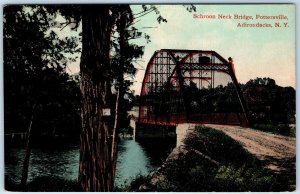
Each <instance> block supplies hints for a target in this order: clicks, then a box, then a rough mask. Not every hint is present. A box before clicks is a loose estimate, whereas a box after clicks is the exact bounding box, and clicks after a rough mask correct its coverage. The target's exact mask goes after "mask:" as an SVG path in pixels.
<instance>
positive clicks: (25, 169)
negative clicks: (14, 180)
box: [21, 103, 36, 191]
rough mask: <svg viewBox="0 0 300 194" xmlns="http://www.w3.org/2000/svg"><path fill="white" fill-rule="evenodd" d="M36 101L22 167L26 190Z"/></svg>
mask: <svg viewBox="0 0 300 194" xmlns="http://www.w3.org/2000/svg"><path fill="white" fill-rule="evenodd" d="M35 107H36V103H35V104H34V105H33V108H32V114H31V119H30V122H29V127H28V130H27V138H26V140H27V142H26V153H25V158H24V161H23V169H22V178H21V189H22V191H25V190H26V184H27V178H28V168H29V159H30V155H31V134H32V123H33V118H34V112H35Z"/></svg>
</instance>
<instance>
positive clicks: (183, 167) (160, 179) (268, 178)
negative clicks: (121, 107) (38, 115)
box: [5, 125, 293, 192]
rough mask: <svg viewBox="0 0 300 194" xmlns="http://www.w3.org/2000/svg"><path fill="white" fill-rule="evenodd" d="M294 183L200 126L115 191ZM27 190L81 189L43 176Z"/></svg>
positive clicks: (9, 185)
mask: <svg viewBox="0 0 300 194" xmlns="http://www.w3.org/2000/svg"><path fill="white" fill-rule="evenodd" d="M257 128H258V130H260V128H261V127H257ZM267 129H269V128H267ZM262 131H270V130H262ZM275 132H276V130H275ZM284 135H288V134H284ZM289 135H290V136H293V134H292V133H289ZM290 182H291V180H288V179H287V177H282V176H280V175H278V174H275V173H274V172H272V171H271V170H269V169H267V168H264V164H263V162H262V161H260V160H259V159H257V158H256V157H255V156H253V155H252V154H250V153H249V152H248V151H247V150H245V149H244V148H243V147H242V145H241V144H240V143H238V142H237V141H235V140H233V139H232V138H230V137H229V136H227V135H226V134H225V133H223V132H221V131H219V130H216V129H213V128H211V127H206V126H202V125H198V126H196V127H195V130H193V131H189V132H188V134H187V135H186V138H185V139H184V142H183V145H181V146H179V147H177V148H175V149H174V150H173V152H172V153H171V154H170V155H169V156H168V158H167V159H166V161H165V162H164V163H163V164H162V166H161V167H160V168H158V169H157V171H155V172H153V173H151V174H150V175H148V176H147V177H145V176H142V175H138V176H137V177H136V178H135V179H134V180H133V181H132V182H131V183H130V184H129V185H127V186H125V185H124V186H121V187H117V188H115V191H142V192H144V191H159V192H163V191H165V192H166V191H175V192H178V191H190V192H196V191H197V192H201V191H202V192H204V191H223V192H226V191H233V192H235V191H292V190H293V188H291V187H290ZM5 189H6V190H8V191H19V190H20V187H19V185H17V184H16V183H14V182H13V181H12V180H10V179H9V177H6V176H5ZM26 191H79V189H78V185H77V180H64V179H61V178H59V177H43V176H41V177H36V178H35V179H34V180H33V181H31V182H29V183H28V185H27V188H26Z"/></svg>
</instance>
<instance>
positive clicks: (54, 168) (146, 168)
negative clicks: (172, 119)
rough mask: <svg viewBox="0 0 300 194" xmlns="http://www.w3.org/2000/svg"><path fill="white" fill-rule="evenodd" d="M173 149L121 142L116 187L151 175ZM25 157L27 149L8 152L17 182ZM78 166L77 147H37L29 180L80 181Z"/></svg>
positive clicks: (165, 144)
mask: <svg viewBox="0 0 300 194" xmlns="http://www.w3.org/2000/svg"><path fill="white" fill-rule="evenodd" d="M174 147H175V143H174V142H171V143H170V142H165V141H163V142H161V141H153V142H143V143H138V142H136V141H135V140H133V139H132V138H124V139H122V140H121V142H120V144H119V148H118V159H117V172H116V185H117V186H122V185H127V184H129V183H130V181H131V180H132V179H134V178H135V177H136V176H137V175H139V174H141V175H148V174H149V173H151V172H152V171H154V170H155V169H156V168H157V167H158V166H160V165H161V163H162V161H163V160H164V159H165V158H166V157H167V155H168V154H169V153H170V151H171V150H172V148H174ZM24 156H25V149H19V148H18V149H17V148H10V149H7V150H6V153H5V175H6V176H8V177H9V178H10V179H11V180H13V181H14V182H16V183H20V179H21V172H22V161H23V160H24ZM78 165H79V146H78V145H74V146H67V147H63V148H61V147H60V148H47V149H46V148H45V149H37V148H35V149H33V150H32V152H31V158H30V167H29V177H28V181H32V180H33V179H34V178H35V177H39V176H48V177H60V178H63V179H67V180H77V177H78V169H79V167H78Z"/></svg>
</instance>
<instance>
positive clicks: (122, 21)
mask: <svg viewBox="0 0 300 194" xmlns="http://www.w3.org/2000/svg"><path fill="white" fill-rule="evenodd" d="M123 9H124V5H121V9H120V13H119V14H120V18H119V19H118V21H117V30H118V31H119V35H120V39H119V45H120V61H119V66H118V74H117V76H118V78H117V80H118V87H119V88H118V93H117V100H116V108H115V122H114V129H113V141H112V154H111V160H112V163H113V172H114V174H113V177H115V172H116V165H117V147H118V141H117V135H118V131H119V127H120V121H121V120H122V118H123V117H122V116H124V115H122V114H123V113H124V111H122V107H123V99H124V91H123V90H124V76H123V74H124V65H125V59H124V46H125V34H124V30H125V28H126V22H127V21H126V19H127V17H126V16H127V15H126V14H125V12H126V10H125V9H124V10H123Z"/></svg>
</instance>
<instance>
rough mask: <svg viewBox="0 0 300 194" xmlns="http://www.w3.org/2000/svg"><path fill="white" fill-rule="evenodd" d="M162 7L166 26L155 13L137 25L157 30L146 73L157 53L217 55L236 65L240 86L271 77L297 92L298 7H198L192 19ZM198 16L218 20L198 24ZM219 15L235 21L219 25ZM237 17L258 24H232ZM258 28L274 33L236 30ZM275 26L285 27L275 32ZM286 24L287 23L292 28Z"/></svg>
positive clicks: (148, 48)
mask: <svg viewBox="0 0 300 194" xmlns="http://www.w3.org/2000/svg"><path fill="white" fill-rule="evenodd" d="M157 7H158V10H159V11H160V14H161V15H162V16H163V17H164V18H166V19H167V21H168V22H167V23H161V24H158V22H157V21H156V17H157V16H156V15H155V14H154V13H153V14H149V15H146V16H144V17H142V18H139V19H140V21H137V22H136V27H137V28H142V27H157V28H145V29H144V30H143V31H144V32H146V33H147V34H149V35H150V37H151V42H150V43H149V44H146V45H145V54H144V56H143V58H142V60H143V62H140V65H142V66H143V67H144V69H146V66H147V63H148V61H149V59H150V58H151V56H152V55H153V53H154V52H155V51H156V50H160V49H193V50H213V51H216V52H218V53H219V54H220V55H221V56H223V57H224V58H225V59H227V58H228V57H232V58H233V59H234V64H235V70H236V76H237V79H238V81H239V82H241V83H246V82H247V81H249V80H250V79H255V78H256V77H271V78H273V79H274V80H275V81H276V83H277V84H278V85H280V86H292V87H294V88H295V87H296V77H295V75H296V70H295V67H296V61H295V7H294V5H292V4H289V5H282V4H281V5H270V4H269V5H263V4H260V5H196V8H197V9H196V12H193V13H190V12H188V11H187V10H186V8H185V7H183V6H182V5H158V6H157ZM132 9H133V11H134V13H138V12H139V11H141V6H140V5H135V6H132ZM194 14H197V15H215V16H216V19H201V18H194V17H193V16H194ZM219 14H223V15H227V16H228V15H230V16H231V17H232V19H218V15H219ZM235 14H237V15H241V16H243V15H246V16H252V17H253V19H252V20H251V19H250V20H244V19H233V16H234V15H235ZM256 15H262V16H277V15H285V16H287V18H288V19H282V20H279V19H256ZM258 22H259V23H261V24H264V23H270V24H271V25H272V26H273V27H272V28H267V27H237V25H238V23H241V24H243V23H249V24H252V23H253V24H257V23H258ZM276 22H279V23H280V25H281V27H275V23H276ZM283 23H288V24H287V26H288V27H284V24H283ZM140 42H142V40H141V41H140ZM136 43H137V44H138V43H139V41H136ZM141 44H142V43H141ZM144 44H145V43H144ZM140 65H137V67H138V68H140ZM144 74H145V70H139V71H138V73H137V75H136V78H135V84H134V86H133V87H132V89H133V90H135V92H136V94H139V93H140V89H141V82H142V80H143V77H144Z"/></svg>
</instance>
